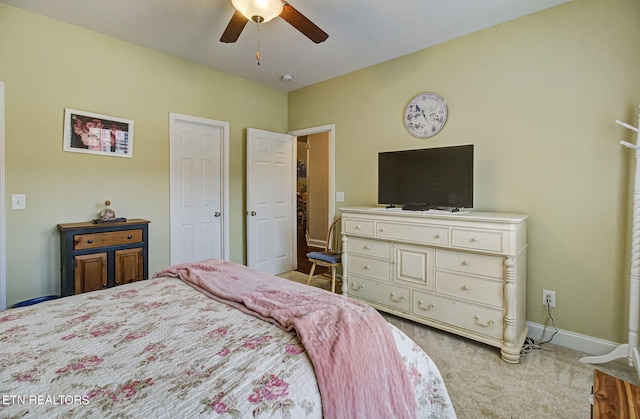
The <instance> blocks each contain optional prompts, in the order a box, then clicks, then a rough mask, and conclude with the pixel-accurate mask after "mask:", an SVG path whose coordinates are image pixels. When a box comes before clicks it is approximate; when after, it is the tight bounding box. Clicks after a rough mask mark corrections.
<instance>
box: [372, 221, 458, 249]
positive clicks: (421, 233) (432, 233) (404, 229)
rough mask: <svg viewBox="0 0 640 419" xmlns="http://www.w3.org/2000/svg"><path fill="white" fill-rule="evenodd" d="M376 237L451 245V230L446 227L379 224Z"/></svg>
mask: <svg viewBox="0 0 640 419" xmlns="http://www.w3.org/2000/svg"><path fill="white" fill-rule="evenodd" d="M376 237H381V238H385V239H397V240H405V241H412V242H419V243H428V244H438V245H441V246H447V245H449V229H448V228H446V227H436V226H424V225H416V224H401V223H385V222H379V223H378V224H377V225H376Z"/></svg>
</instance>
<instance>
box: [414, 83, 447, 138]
mask: <svg viewBox="0 0 640 419" xmlns="http://www.w3.org/2000/svg"><path fill="white" fill-rule="evenodd" d="M446 122H447V102H446V101H445V100H444V99H443V98H441V97H440V96H438V95H436V94H435V93H420V94H419V95H417V96H416V97H414V98H413V99H411V101H410V102H409V104H408V105H407V108H406V109H405V110H404V126H405V127H406V128H407V131H409V132H410V133H411V135H413V136H414V137H418V138H429V137H433V136H434V135H436V134H437V133H439V132H440V130H441V129H442V127H444V124H445V123H446Z"/></svg>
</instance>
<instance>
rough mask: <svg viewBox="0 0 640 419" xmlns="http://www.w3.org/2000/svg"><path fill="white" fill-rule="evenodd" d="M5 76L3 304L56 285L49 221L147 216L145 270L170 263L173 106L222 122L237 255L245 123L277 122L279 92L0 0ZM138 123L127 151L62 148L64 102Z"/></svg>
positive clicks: (283, 108)
mask: <svg viewBox="0 0 640 419" xmlns="http://www.w3.org/2000/svg"><path fill="white" fill-rule="evenodd" d="M0 81H3V82H4V83H5V109H6V110H5V118H6V128H5V152H6V156H5V158H6V169H5V170H6V194H7V195H6V199H7V202H10V196H11V194H14V193H24V194H26V197H27V209H26V210H25V211H12V210H10V209H7V232H6V233H7V305H11V304H13V303H15V302H17V301H20V300H23V299H27V298H33V297H36V296H41V295H47V294H54V293H58V292H59V282H60V279H59V278H60V272H59V269H60V268H59V266H60V263H59V254H60V253H59V249H58V247H59V243H58V233H57V230H56V225H57V224H59V223H65V222H75V221H88V220H90V219H92V218H95V216H96V214H97V213H98V211H99V210H100V209H101V208H103V207H104V204H103V202H104V201H105V200H106V199H110V200H111V202H112V208H113V209H115V211H116V214H117V215H118V216H122V217H127V218H138V217H140V218H146V219H149V220H151V224H150V227H149V229H150V230H149V234H150V238H151V242H150V247H149V270H150V272H155V271H157V270H159V269H162V268H165V267H166V266H168V264H169V254H170V248H169V234H170V233H169V113H170V112H176V113H181V114H187V115H193V116H198V117H203V118H210V119H215V120H221V121H228V122H229V123H230V178H231V179H230V190H231V192H230V212H231V214H230V220H231V259H232V260H233V261H236V262H241V263H242V262H244V260H245V246H244V234H245V228H244V216H243V213H244V181H245V176H244V173H245V165H244V160H245V159H244V155H245V145H244V144H245V132H246V128H248V127H255V128H261V129H266V130H270V131H277V132H285V131H286V128H287V94H286V93H285V92H281V91H278V90H275V89H272V88H270V87H267V86H264V85H260V84H257V83H254V82H250V81H247V80H245V79H241V78H238V77H235V76H231V75H229V74H225V73H222V72H219V71H215V70H212V69H209V68H206V67H203V66H198V65H195V64H191V63H188V62H186V61H183V60H180V59H177V58H175V57H171V56H168V55H164V54H161V53H158V52H154V51H151V50H149V49H145V48H141V47H138V46H135V45H133V44H130V43H125V42H122V41H119V40H116V39H114V38H110V37H106V36H102V35H99V34H97V33H95V32H91V31H88V30H85V29H82V28H79V27H76V26H72V25H68V24H64V23H61V22H59V21H55V20H51V19H47V18H44V17H41V16H39V15H36V14H32V13H28V12H25V11H23V10H21V9H17V8H13V7H10V6H6V5H5V4H2V3H0ZM65 108H72V109H79V110H85V111H89V112H94V113H100V114H105V115H111V116H119V117H122V118H127V119H133V120H134V121H135V132H134V149H133V158H132V159H127V158H116V157H104V156H96V155H87V154H79V153H69V152H63V151H62V130H63V118H64V109H65Z"/></svg>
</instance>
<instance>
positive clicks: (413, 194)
mask: <svg viewBox="0 0 640 419" xmlns="http://www.w3.org/2000/svg"><path fill="white" fill-rule="evenodd" d="M378 203H379V204H385V205H387V206H389V207H393V206H396V205H401V206H402V207H403V209H413V210H429V209H446V210H452V211H456V210H458V209H459V208H472V207H473V144H469V145H461V146H453V147H436V148H425V149H420V150H405V151H391V152H382V153H379V154H378Z"/></svg>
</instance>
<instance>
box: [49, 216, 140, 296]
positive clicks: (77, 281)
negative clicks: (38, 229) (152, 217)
mask: <svg viewBox="0 0 640 419" xmlns="http://www.w3.org/2000/svg"><path fill="white" fill-rule="evenodd" d="M58 230H59V232H60V270H61V284H60V292H61V294H62V296H64V297H66V296H68V295H73V294H80V293H83V292H88V291H95V290H99V289H103V288H109V287H114V286H117V285H122V284H128V283H130V282H133V281H139V280H141V279H147V278H148V276H149V263H148V260H149V259H148V253H149V251H148V249H149V221H147V220H143V219H131V220H127V221H126V222H117V223H101V224H94V223H91V222H84V223H68V224H58Z"/></svg>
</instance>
